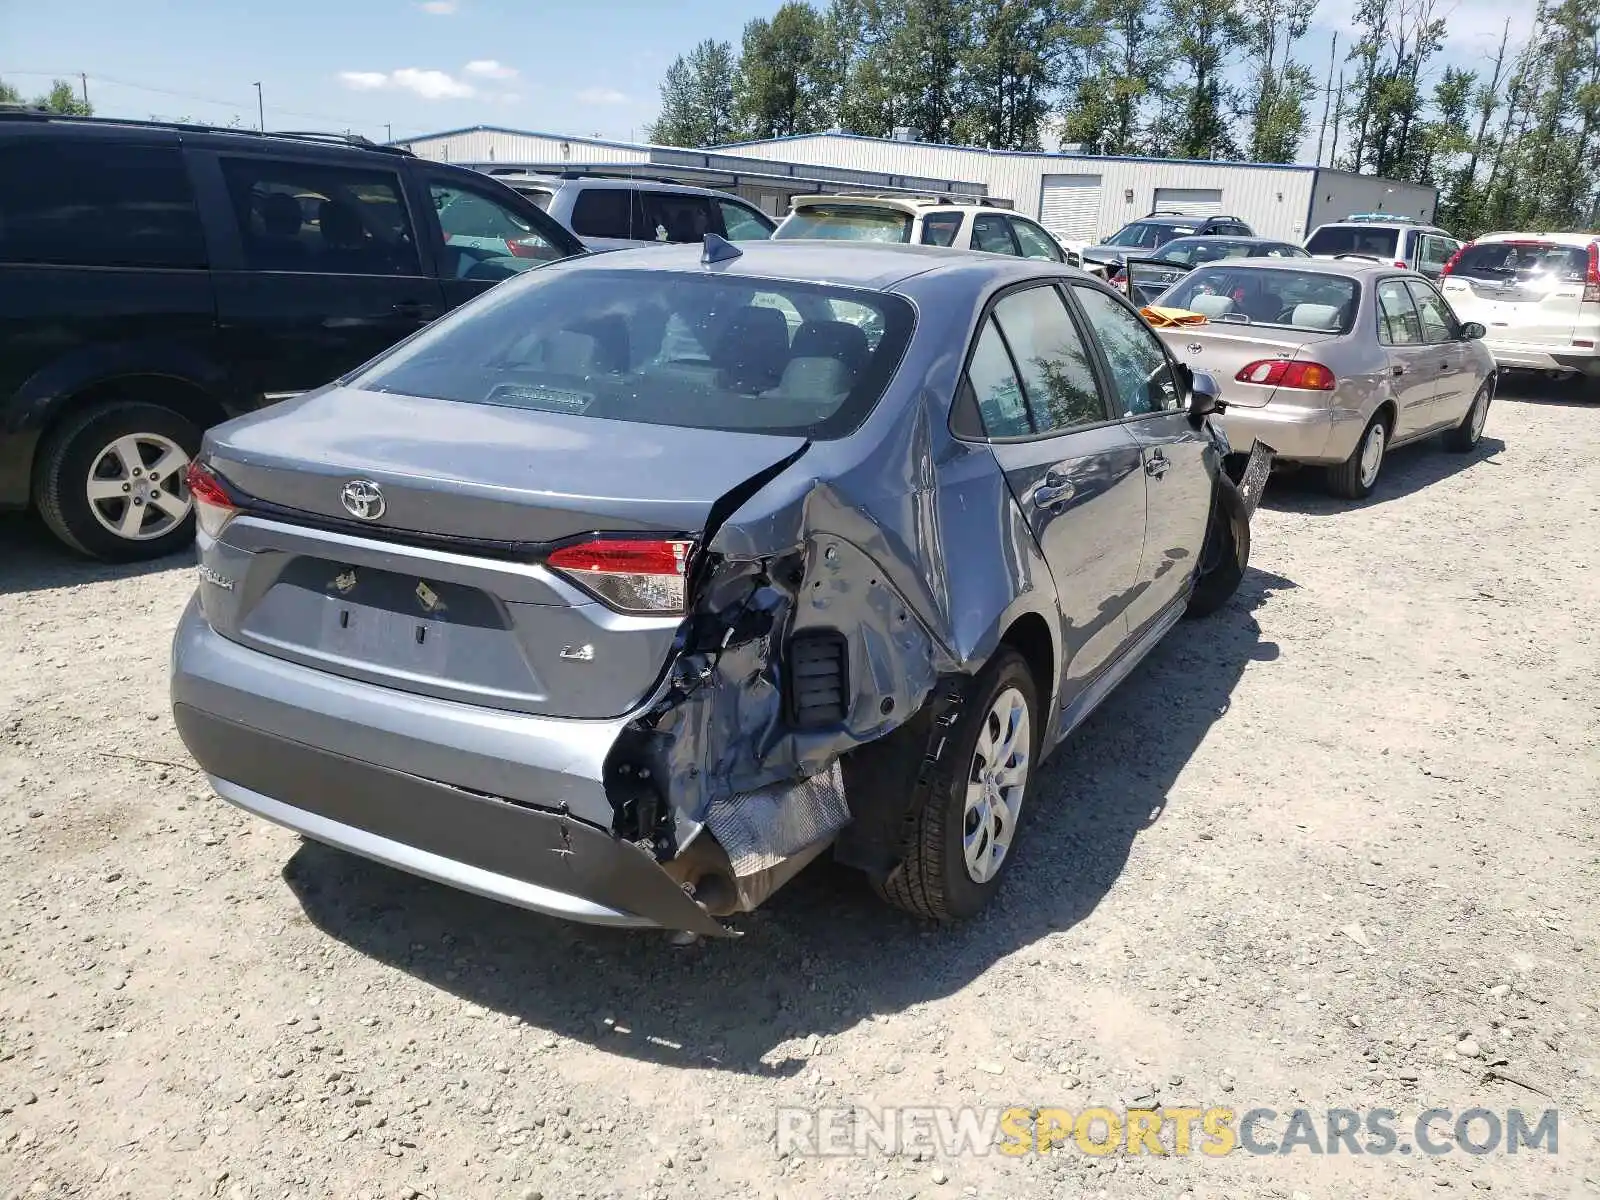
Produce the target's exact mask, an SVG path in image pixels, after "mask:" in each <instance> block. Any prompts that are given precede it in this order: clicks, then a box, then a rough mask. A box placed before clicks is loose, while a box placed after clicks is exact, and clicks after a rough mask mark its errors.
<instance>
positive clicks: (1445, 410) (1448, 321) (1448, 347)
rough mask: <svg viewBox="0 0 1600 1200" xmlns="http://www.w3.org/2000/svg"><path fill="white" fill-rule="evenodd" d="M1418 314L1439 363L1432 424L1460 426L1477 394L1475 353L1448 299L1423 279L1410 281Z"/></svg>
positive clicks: (1408, 285) (1423, 336)
mask: <svg viewBox="0 0 1600 1200" xmlns="http://www.w3.org/2000/svg"><path fill="white" fill-rule="evenodd" d="M1406 287H1408V288H1409V289H1410V290H1411V299H1412V300H1413V301H1414V302H1415V303H1416V306H1417V314H1418V315H1419V316H1420V317H1421V318H1422V340H1423V343H1424V344H1425V345H1426V346H1427V347H1428V350H1429V351H1430V352H1431V353H1432V355H1433V358H1434V361H1435V362H1436V363H1437V364H1438V368H1439V375H1438V381H1437V383H1436V384H1435V386H1434V389H1433V405H1432V407H1431V409H1430V411H1429V413H1428V424H1429V425H1430V426H1432V427H1435V428H1438V427H1442V426H1445V425H1455V424H1458V423H1459V422H1460V420H1461V418H1462V417H1464V416H1466V413H1467V409H1468V408H1469V407H1471V405H1472V400H1473V397H1474V396H1475V395H1476V394H1477V386H1478V380H1477V375H1476V374H1475V373H1474V372H1473V371H1472V370H1470V369H1469V367H1468V361H1469V356H1470V355H1471V353H1472V352H1471V351H1470V350H1469V349H1468V347H1467V343H1466V341H1465V340H1463V338H1462V337H1461V325H1460V323H1459V322H1458V321H1457V320H1456V315H1455V313H1453V312H1451V311H1450V306H1449V305H1448V304H1446V303H1445V302H1444V297H1442V296H1441V295H1439V293H1438V292H1436V291H1434V290H1433V285H1432V284H1428V283H1423V282H1422V281H1421V280H1420V279H1413V280H1410V281H1409V282H1407V284H1406Z"/></svg>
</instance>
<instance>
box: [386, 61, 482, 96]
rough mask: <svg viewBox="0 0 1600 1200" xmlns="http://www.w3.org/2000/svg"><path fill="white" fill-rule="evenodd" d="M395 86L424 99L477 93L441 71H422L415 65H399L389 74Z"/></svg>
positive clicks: (467, 84)
mask: <svg viewBox="0 0 1600 1200" xmlns="http://www.w3.org/2000/svg"><path fill="white" fill-rule="evenodd" d="M389 82H390V83H392V84H394V86H395V87H397V88H405V90H406V91H408V92H415V93H416V94H417V95H419V96H421V97H422V98H423V99H424V100H466V99H469V98H471V97H472V96H475V95H477V94H478V89H477V88H475V87H473V86H472V85H471V84H470V83H464V82H463V81H462V80H459V79H457V78H455V77H454V76H453V75H447V74H446V73H445V72H443V71H424V70H421V69H419V68H417V67H401V68H400V69H399V70H398V71H395V72H394V73H392V74H391V75H390V76H389Z"/></svg>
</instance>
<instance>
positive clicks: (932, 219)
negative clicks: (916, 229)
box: [922, 212, 962, 246]
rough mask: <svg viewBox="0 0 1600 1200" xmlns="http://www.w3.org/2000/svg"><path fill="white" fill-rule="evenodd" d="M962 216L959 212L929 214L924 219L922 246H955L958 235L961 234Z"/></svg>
mask: <svg viewBox="0 0 1600 1200" xmlns="http://www.w3.org/2000/svg"><path fill="white" fill-rule="evenodd" d="M961 221H962V215H961V214H960V213H958V212H942V213H929V214H928V215H927V216H925V217H923V218H922V244H923V245H924V246H954V245H955V244H956V234H958V233H960V232H961Z"/></svg>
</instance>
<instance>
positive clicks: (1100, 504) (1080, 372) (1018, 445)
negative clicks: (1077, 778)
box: [963, 284, 1145, 706]
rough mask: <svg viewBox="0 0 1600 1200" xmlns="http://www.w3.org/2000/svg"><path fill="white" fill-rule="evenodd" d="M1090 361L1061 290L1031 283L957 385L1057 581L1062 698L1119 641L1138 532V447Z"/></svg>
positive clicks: (1008, 303) (987, 330) (1076, 689)
mask: <svg viewBox="0 0 1600 1200" xmlns="http://www.w3.org/2000/svg"><path fill="white" fill-rule="evenodd" d="M1091 361H1092V360H1091V357H1090V351H1089V350H1088V346H1087V342H1086V340H1085V339H1084V337H1083V336H1082V335H1081V333H1080V332H1079V329H1078V326H1077V324H1076V322H1075V321H1074V320H1073V318H1072V316H1071V314H1070V313H1069V311H1068V309H1067V306H1066V304H1065V302H1064V300H1063V298H1062V295H1061V293H1060V292H1059V291H1058V290H1057V289H1056V287H1055V286H1054V285H1053V284H1040V285H1035V286H1031V287H1027V288H1024V289H1022V290H1019V291H1013V292H1009V293H1007V294H1006V295H1004V296H1003V297H1002V298H1001V299H1000V300H999V301H998V302H997V303H996V304H995V306H994V310H993V313H992V315H991V316H990V317H989V318H987V319H986V320H985V322H984V324H983V327H982V330H981V331H980V333H979V336H978V342H977V345H976V347H975V348H974V350H973V354H972V359H971V364H970V366H969V367H968V370H967V378H966V381H965V383H964V385H963V386H964V387H965V388H969V389H970V397H969V398H970V399H971V400H972V401H973V402H974V403H975V405H976V408H977V410H978V413H979V417H980V421H981V425H982V435H983V436H984V437H986V438H987V439H988V440H989V441H990V443H991V448H992V449H993V452H994V456H995V459H996V461H997V462H998V463H999V464H1000V468H1001V469H1002V470H1003V471H1004V472H1005V475H1006V481H1007V483H1008V484H1009V485H1010V488H1011V493H1012V495H1013V496H1014V497H1015V498H1016V501H1017V504H1018V506H1019V507H1020V509H1021V510H1022V513H1023V514H1024V516H1025V517H1026V519H1027V522H1028V526H1029V528H1030V529H1032V531H1033V535H1034V537H1035V539H1036V540H1037V541H1038V543H1039V547H1040V549H1041V551H1042V552H1043V554H1044V558H1045V562H1046V563H1047V564H1048V566H1049V568H1050V573H1051V576H1052V577H1053V579H1054V580H1055V585H1056V594H1057V596H1058V597H1059V600H1060V609H1061V630H1062V640H1063V645H1062V679H1061V704H1062V705H1063V706H1066V705H1068V704H1071V703H1072V702H1073V701H1074V700H1076V699H1077V698H1078V697H1079V696H1081V695H1082V694H1083V691H1084V689H1085V688H1086V687H1087V686H1088V685H1089V683H1090V682H1092V681H1093V679H1094V677H1095V676H1096V675H1097V674H1098V673H1099V672H1100V670H1101V669H1102V668H1104V667H1105V666H1106V664H1107V663H1109V662H1110V661H1111V660H1112V659H1114V658H1115V657H1116V655H1117V653H1118V651H1119V650H1121V649H1122V647H1123V646H1124V645H1125V644H1126V642H1127V636H1128V621H1127V608H1128V603H1129V599H1130V597H1131V596H1132V594H1133V591H1134V588H1135V586H1136V584H1137V582H1138V578H1137V577H1138V572H1139V550H1140V546H1141V545H1142V544H1143V541H1144V521H1145V488H1144V478H1143V467H1142V465H1141V462H1140V457H1139V448H1138V446H1137V445H1136V444H1135V443H1134V441H1133V439H1132V438H1131V437H1130V436H1129V435H1128V433H1127V431H1126V430H1124V429H1123V428H1122V427H1121V425H1119V424H1118V423H1116V422H1114V421H1111V420H1110V419H1109V414H1108V412H1107V410H1106V408H1105V404H1104V401H1103V400H1102V399H1101V396H1100V391H1099V388H1098V386H1097V383H1096V379H1095V375H1094V371H1093V368H1092V366H1091Z"/></svg>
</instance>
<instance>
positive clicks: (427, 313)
mask: <svg viewBox="0 0 1600 1200" xmlns="http://www.w3.org/2000/svg"><path fill="white" fill-rule="evenodd" d="M391 307H392V308H393V310H394V313H395V315H396V316H400V317H414V318H416V319H418V320H424V321H431V320H432V319H433V318H434V317H435V316H436V315H437V310H436V309H435V307H434V306H433V305H431V304H424V303H423V302H422V301H420V300H401V301H400V302H399V303H397V304H394V305H392V306H391Z"/></svg>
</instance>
